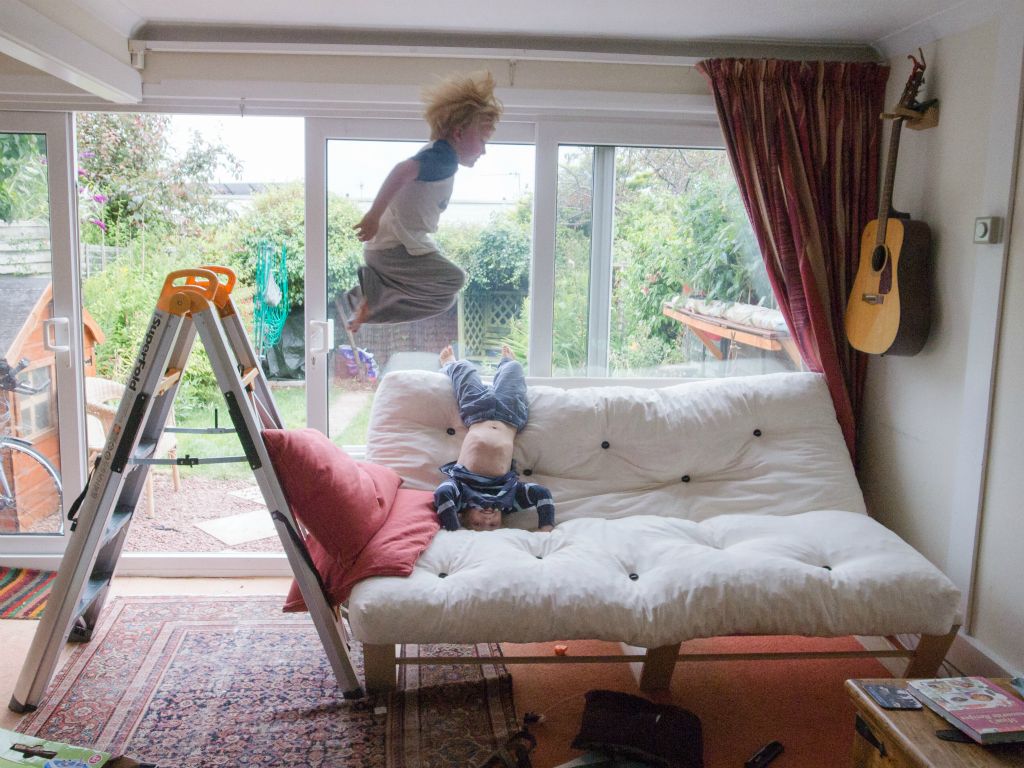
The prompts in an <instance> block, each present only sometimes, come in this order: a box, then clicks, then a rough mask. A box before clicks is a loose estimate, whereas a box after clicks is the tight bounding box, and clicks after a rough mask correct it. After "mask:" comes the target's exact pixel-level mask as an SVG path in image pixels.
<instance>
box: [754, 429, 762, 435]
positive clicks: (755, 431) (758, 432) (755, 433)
mask: <svg viewBox="0 0 1024 768" xmlns="http://www.w3.org/2000/svg"><path fill="white" fill-rule="evenodd" d="M760 436H761V430H760V429H755V430H754V437H760Z"/></svg>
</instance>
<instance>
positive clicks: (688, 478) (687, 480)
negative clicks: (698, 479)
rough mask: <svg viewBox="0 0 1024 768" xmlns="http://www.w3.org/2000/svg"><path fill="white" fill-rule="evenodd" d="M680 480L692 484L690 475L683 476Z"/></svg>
mask: <svg viewBox="0 0 1024 768" xmlns="http://www.w3.org/2000/svg"><path fill="white" fill-rule="evenodd" d="M680 480H682V481H683V482H684V483H688V482H690V476H689V475H683V476H682V477H681V478H680Z"/></svg>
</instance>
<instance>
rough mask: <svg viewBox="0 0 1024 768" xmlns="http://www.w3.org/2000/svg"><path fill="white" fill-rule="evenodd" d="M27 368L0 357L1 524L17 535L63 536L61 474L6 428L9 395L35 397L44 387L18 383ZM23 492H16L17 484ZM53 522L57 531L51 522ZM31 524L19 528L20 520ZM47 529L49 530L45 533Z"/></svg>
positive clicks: (28, 441)
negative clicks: (42, 534)
mask: <svg viewBox="0 0 1024 768" xmlns="http://www.w3.org/2000/svg"><path fill="white" fill-rule="evenodd" d="M27 365H28V360H25V359H22V360H20V361H18V363H17V365H15V366H14V367H12V366H11V365H10V364H9V363H8V362H7V360H6V359H5V358H3V357H0V430H2V431H0V525H2V528H0V530H3V529H8V531H9V529H10V528H11V527H12V523H13V527H14V528H15V529H17V530H18V532H20V533H57V534H60V533H63V532H64V519H63V515H62V514H61V500H62V497H63V493H64V489H63V487H62V486H61V482H60V474H59V473H58V472H57V470H56V468H54V466H53V464H51V463H50V461H49V459H47V458H46V456H44V455H43V454H42V453H40V452H39V451H38V450H37V449H36V448H35V447H34V446H33V445H32V441H30V440H25V439H23V438H20V437H15V436H14V435H13V434H11V433H10V430H9V429H7V428H6V427H7V424H8V423H9V422H10V421H11V403H10V399H9V395H8V394H7V393H8V392H12V393H15V394H23V395H35V394H38V393H40V392H42V391H43V390H44V389H45V388H46V386H45V385H44V386H40V387H33V386H31V385H29V384H27V383H25V382H20V381H18V374H19V373H21V372H22V371H23V370H24V369H25V367H26V366H27ZM19 484H21V485H22V486H23V492H22V493H20V494H19V493H18V485H19ZM54 519H56V521H57V526H56V528H57V529H56V530H53V529H52V528H53V520H54ZM26 520H27V521H30V522H29V523H28V524H27V525H26V527H25V529H21V526H22V524H23V523H22V521H26ZM45 529H49V530H45Z"/></svg>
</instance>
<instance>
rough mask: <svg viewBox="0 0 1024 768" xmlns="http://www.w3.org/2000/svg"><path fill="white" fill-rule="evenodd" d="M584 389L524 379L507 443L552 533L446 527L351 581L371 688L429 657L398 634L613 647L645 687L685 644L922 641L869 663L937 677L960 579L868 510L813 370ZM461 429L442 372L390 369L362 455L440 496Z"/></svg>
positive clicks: (353, 616)
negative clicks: (386, 570) (521, 424)
mask: <svg viewBox="0 0 1024 768" xmlns="http://www.w3.org/2000/svg"><path fill="white" fill-rule="evenodd" d="M579 384H587V382H585V381H583V382H581V381H571V380H557V379H547V380H531V381H530V387H529V397H530V421H529V424H528V425H527V427H526V428H525V429H524V430H523V431H522V432H521V433H520V434H519V436H518V438H517V440H516V446H515V465H516V468H517V469H518V470H519V472H520V473H521V474H522V475H523V476H524V479H529V480H531V481H534V482H538V483H541V484H543V485H546V486H547V487H549V488H550V489H551V491H552V493H553V495H554V499H555V503H556V521H557V525H556V527H555V529H554V531H552V532H550V533H543V532H537V531H533V530H531V528H533V527H535V526H536V520H537V518H536V514H535V512H534V511H533V510H527V511H523V512H518V513H515V514H513V515H510V516H508V517H507V520H506V522H507V527H505V528H503V529H500V530H497V531H489V532H476V531H471V530H459V531H446V530H441V531H439V532H437V533H436V535H433V536H432V539H431V540H430V541H429V545H427V546H426V548H425V549H424V550H423V551H422V553H421V554H419V556H418V558H417V559H416V560H415V564H414V566H413V567H412V568H411V573H410V574H409V575H408V576H404V577H395V576H376V577H371V578H366V579H363V580H361V581H359V582H358V583H356V584H355V586H354V587H353V588H352V589H351V594H350V595H349V597H348V602H347V611H348V614H347V615H348V621H349V624H350V626H351V631H352V635H353V637H354V639H356V640H357V641H360V642H361V643H362V644H363V650H364V664H365V673H366V685H367V688H368V689H369V690H382V689H386V688H389V687H391V686H393V685H394V682H395V670H396V664H401V663H430V661H431V659H430V658H426V657H418V658H416V659H412V658H409V659H403V658H401V656H398V657H396V645H397V644H402V643H418V644H425V643H427V644H428V643H480V642H502V641H505V642H546V641H560V640H573V639H596V640H612V641H619V642H621V643H622V644H623V646H624V648H625V653H624V654H623V656H622V660H623V661H632V662H642V666H641V667H639V669H641V670H642V671H641V672H640V673H639V682H640V685H641V687H642V688H644V689H655V688H662V687H665V686H667V685H668V683H669V680H670V677H671V674H672V670H673V667H674V665H675V663H676V661H677V660H678V659H679V651H680V643H681V642H683V641H686V640H689V639H692V638H705V637H716V636H725V635H741V634H742V635H805V636H816V637H837V636H846V635H857V636H883V637H889V638H894V636H896V635H904V636H920V642H919V643H917V645H916V648H909V647H902V646H895V647H890V648H888V649H887V650H885V651H884V652H883V653H881V654H875V655H889V656H893V655H900V656H906V657H908V658H909V664H908V665H907V668H906V672H907V673H908V674H910V675H915V676H916V675H925V676H927V675H931V674H933V673H934V672H935V671H936V669H937V667H938V665H939V663H940V662H941V660H942V658H943V656H944V655H945V652H946V650H947V649H948V647H949V644H950V643H951V642H952V640H953V638H954V636H955V634H956V631H957V628H958V623H959V619H958V606H959V593H958V590H957V589H956V587H955V586H954V585H953V583H952V582H951V581H950V580H949V579H948V578H947V577H946V576H945V575H943V574H942V572H940V571H939V570H938V569H937V568H935V567H934V566H933V565H932V564H931V563H929V562H928V560H926V559H925V558H924V557H923V556H922V555H921V554H919V553H918V552H916V551H915V550H914V549H913V548H912V547H910V546H909V545H908V544H907V543H906V542H904V541H903V540H902V539H900V538H899V537H898V536H897V535H896V534H894V533H893V532H892V531H890V530H888V529H886V528H885V527H883V526H882V525H881V524H879V523H878V522H876V521H875V520H873V519H872V518H871V517H870V516H869V515H868V514H867V511H866V509H865V504H864V499H863V496H862V493H861V490H860V488H859V486H858V483H857V479H856V477H855V475H854V471H853V467H852V464H851V461H850V457H849V454H848V452H847V449H846V446H845V443H844V441H843V438H842V435H841V433H840V429H839V426H838V424H837V422H836V419H835V412H834V410H833V407H832V403H831V400H830V397H829V393H828V390H827V388H826V385H825V382H824V379H823V378H822V377H821V376H819V375H817V374H814V373H777V374H768V375H762V376H750V377H743V378H733V379H719V380H707V381H693V382H687V383H682V384H678V383H677V384H666V385H664V386H622V385H608V384H605V383H602V384H600V385H598V386H594V385H588V386H576V385H579ZM465 434H466V429H465V427H464V426H463V425H462V423H461V421H460V419H459V415H458V411H457V409H456V404H455V400H454V398H453V395H452V390H451V384H450V381H449V379H448V378H447V377H446V376H444V375H442V374H440V373H432V372H422V371H417V372H395V373H390V374H388V375H387V376H385V377H384V378H383V380H382V381H381V383H380V385H379V388H378V391H377V394H376V398H375V402H374V404H373V411H372V415H371V420H370V434H369V440H368V448H367V461H368V462H370V463H371V464H372V465H375V466H379V465H382V466H385V467H390V468H392V469H393V470H395V471H396V472H397V473H398V474H399V475H400V476H401V477H402V479H403V480H404V483H403V486H402V487H403V488H405V489H422V490H423V491H430V490H431V489H433V488H434V487H435V486H436V484H437V483H438V482H440V480H441V479H442V475H441V474H440V473H439V471H438V467H439V466H440V465H441V464H443V463H445V462H447V461H450V460H452V459H455V458H456V456H457V455H458V453H459V446H460V444H461V441H462V439H463V437H464V436H465ZM875 650H877V649H875ZM871 653H873V652H871V651H867V650H865V651H863V652H858V651H853V652H849V655H869V654H871ZM534 660H535V661H550V660H549V659H546V658H543V657H538V658H536V659H534ZM566 660H573V659H571V658H570V659H562V661H566ZM446 661H452V660H451V659H446Z"/></svg>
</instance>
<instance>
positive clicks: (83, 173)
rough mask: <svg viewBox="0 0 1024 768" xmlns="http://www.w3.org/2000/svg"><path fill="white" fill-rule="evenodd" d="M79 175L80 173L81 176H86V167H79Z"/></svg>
mask: <svg viewBox="0 0 1024 768" xmlns="http://www.w3.org/2000/svg"><path fill="white" fill-rule="evenodd" d="M78 175H79V176H85V175H86V174H85V169H84V168H79V169H78Z"/></svg>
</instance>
